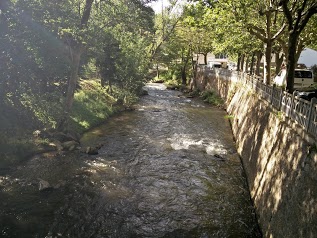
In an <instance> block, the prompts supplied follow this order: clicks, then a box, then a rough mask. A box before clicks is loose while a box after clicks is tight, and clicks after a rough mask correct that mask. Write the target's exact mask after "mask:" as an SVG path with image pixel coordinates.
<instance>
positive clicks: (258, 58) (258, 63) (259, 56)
mask: <svg viewBox="0 0 317 238" xmlns="http://www.w3.org/2000/svg"><path fill="white" fill-rule="evenodd" d="M262 57H263V54H262V52H261V51H258V52H257V53H256V69H255V74H256V75H257V76H260V74H261V72H260V71H261V70H260V69H261V60H262Z"/></svg>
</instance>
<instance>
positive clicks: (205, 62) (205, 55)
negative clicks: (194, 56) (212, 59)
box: [203, 53, 208, 65]
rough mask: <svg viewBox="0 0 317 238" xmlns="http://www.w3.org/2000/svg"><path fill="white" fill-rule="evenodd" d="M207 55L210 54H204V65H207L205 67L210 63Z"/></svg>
mask: <svg viewBox="0 0 317 238" xmlns="http://www.w3.org/2000/svg"><path fill="white" fill-rule="evenodd" d="M207 54H208V53H203V55H204V64H205V65H207V63H208V62H207Z"/></svg>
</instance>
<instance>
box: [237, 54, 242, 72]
mask: <svg viewBox="0 0 317 238" xmlns="http://www.w3.org/2000/svg"><path fill="white" fill-rule="evenodd" d="M241 56H242V55H241V54H240V53H239V54H238V62H237V71H240V65H241Z"/></svg>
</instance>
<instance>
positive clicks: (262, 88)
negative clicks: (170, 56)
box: [203, 68, 317, 139]
mask: <svg viewBox="0 0 317 238" xmlns="http://www.w3.org/2000/svg"><path fill="white" fill-rule="evenodd" d="M203 71H204V73H205V75H206V74H207V75H212V74H215V75H216V76H217V77H219V78H221V79H223V80H232V81H235V82H237V81H239V82H242V83H244V84H246V85H248V86H249V87H250V88H252V89H253V90H255V92H256V93H257V94H258V95H259V96H260V97H261V98H262V99H264V100H265V101H267V102H268V103H269V104H271V106H272V107H273V108H275V109H276V110H278V111H281V112H283V113H284V114H285V116H286V117H289V118H291V119H292V120H294V121H296V122H297V123H298V124H299V125H301V126H302V127H303V129H304V130H306V131H307V132H308V133H310V134H311V135H312V136H314V137H315V139H317V99H316V98H313V99H312V100H311V101H307V100H304V99H302V98H299V97H296V96H295V95H294V94H290V93H287V92H285V91H283V90H282V89H281V88H278V87H274V86H270V85H266V84H264V83H263V82H262V79H261V78H259V77H258V76H251V75H248V74H245V73H241V72H236V71H229V70H225V69H216V70H210V69H208V68H205V69H204V70H203Z"/></svg>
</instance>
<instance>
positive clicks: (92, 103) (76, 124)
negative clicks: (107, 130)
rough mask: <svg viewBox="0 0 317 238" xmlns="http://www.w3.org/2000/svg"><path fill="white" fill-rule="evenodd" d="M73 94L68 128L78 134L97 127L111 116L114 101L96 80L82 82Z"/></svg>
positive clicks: (113, 109)
mask: <svg viewBox="0 0 317 238" xmlns="http://www.w3.org/2000/svg"><path fill="white" fill-rule="evenodd" d="M80 87H81V90H79V91H77V92H76V93H75V97H74V104H73V110H72V114H71V119H72V120H71V124H70V128H71V129H72V130H74V131H76V132H78V133H83V132H84V131H86V130H88V129H89V128H92V127H94V126H96V125H99V124H100V123H101V122H103V121H104V120H106V119H107V118H108V117H109V116H110V115H112V114H113V113H114V112H115V110H116V108H115V107H114V106H113V105H114V104H115V102H116V99H115V98H113V97H112V96H110V95H109V94H108V93H107V91H106V89H105V88H103V87H101V85H100V83H99V82H98V81H97V80H82V81H81V82H80Z"/></svg>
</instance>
